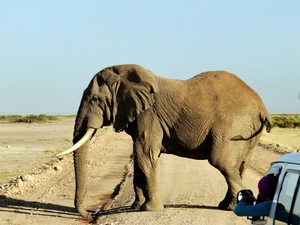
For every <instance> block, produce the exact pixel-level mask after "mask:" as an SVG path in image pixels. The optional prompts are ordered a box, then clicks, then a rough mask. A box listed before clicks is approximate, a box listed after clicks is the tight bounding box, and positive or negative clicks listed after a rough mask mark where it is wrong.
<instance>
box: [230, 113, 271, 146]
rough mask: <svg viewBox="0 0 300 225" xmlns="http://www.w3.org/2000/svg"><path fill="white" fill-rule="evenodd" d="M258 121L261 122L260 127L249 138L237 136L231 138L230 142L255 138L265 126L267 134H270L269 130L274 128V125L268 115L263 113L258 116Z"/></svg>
mask: <svg viewBox="0 0 300 225" xmlns="http://www.w3.org/2000/svg"><path fill="white" fill-rule="evenodd" d="M260 121H261V127H260V128H259V129H258V130H257V131H256V132H255V133H254V134H253V135H251V136H250V137H247V138H245V137H243V136H242V135H237V136H235V137H233V138H231V140H232V141H241V140H243V141H247V140H250V139H251V138H253V137H255V136H256V135H258V134H260V133H261V132H262V130H263V128H264V125H266V127H267V132H268V133H270V132H271V129H272V128H273V127H274V124H273V123H272V119H271V117H270V115H269V113H268V112H266V111H265V114H264V115H262V114H260Z"/></svg>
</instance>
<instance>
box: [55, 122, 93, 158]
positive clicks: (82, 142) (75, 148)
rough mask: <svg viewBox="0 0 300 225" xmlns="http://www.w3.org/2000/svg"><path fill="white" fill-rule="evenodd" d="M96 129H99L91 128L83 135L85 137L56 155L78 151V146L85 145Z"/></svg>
mask: <svg viewBox="0 0 300 225" xmlns="http://www.w3.org/2000/svg"><path fill="white" fill-rule="evenodd" d="M96 130H97V129H94V128H89V129H88V130H87V131H86V133H85V134H84V135H83V137H82V138H81V139H80V140H79V141H78V142H76V143H75V144H74V145H73V146H72V147H71V148H69V149H67V150H65V151H63V152H61V153H59V154H57V155H56V156H63V155H67V154H69V153H71V152H74V151H76V150H77V149H78V148H80V147H81V146H82V145H84V144H85V143H86V142H87V141H88V140H90V139H91V138H92V137H93V136H94V134H95V133H96Z"/></svg>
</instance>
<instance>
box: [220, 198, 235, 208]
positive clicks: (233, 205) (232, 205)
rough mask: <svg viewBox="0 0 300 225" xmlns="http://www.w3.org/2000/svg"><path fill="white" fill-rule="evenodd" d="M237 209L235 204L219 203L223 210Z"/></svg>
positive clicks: (224, 201)
mask: <svg viewBox="0 0 300 225" xmlns="http://www.w3.org/2000/svg"><path fill="white" fill-rule="evenodd" d="M234 207H235V202H228V201H226V200H223V201H221V202H220V203H219V205H218V208H219V209H222V210H233V209H234Z"/></svg>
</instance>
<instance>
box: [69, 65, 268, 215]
mask: <svg viewBox="0 0 300 225" xmlns="http://www.w3.org/2000/svg"><path fill="white" fill-rule="evenodd" d="M265 122H266V125H267V131H270V129H271V128H272V127H273V124H272V122H271V120H270V117H269V114H268V112H267V110H266V108H265V106H264V104H263V102H262V100H261V99H260V97H259V96H258V94H257V93H256V92H255V91H254V90H252V89H251V88H250V87H249V86H247V85H246V84H245V83H244V82H243V81H242V80H240V79H239V78H238V77H236V76H235V75H233V74H230V73H227V72H224V71H212V72H205V73H202V74H199V75H197V76H195V77H193V78H191V79H188V80H171V79H165V78H162V77H159V76H156V75H154V74H153V73H152V72H151V71H149V70H147V69H145V68H143V67H141V66H139V65H131V64H130V65H118V66H112V67H107V68H105V69H103V70H102V71H100V72H99V73H97V74H96V75H95V76H94V77H93V79H92V80H91V82H90V84H89V86H88V87H87V89H86V90H85V91H84V93H83V96H82V100H81V104H80V107H79V110H78V113H77V117H76V122H75V129H74V139H73V142H74V143H76V142H77V141H78V140H79V139H80V138H81V137H82V136H83V135H84V134H85V132H86V130H87V129H88V128H94V129H99V128H101V127H102V126H108V125H111V124H112V125H113V127H114V129H115V131H116V132H120V131H123V130H125V132H126V133H128V134H129V135H130V136H131V137H132V140H133V149H134V181H133V182H134V191H135V196H136V197H135V201H134V202H133V204H132V208H134V209H140V210H161V209H163V203H162V201H161V200H160V197H159V195H158V185H157V179H156V169H157V162H158V158H159V155H160V154H161V153H167V154H174V155H178V156H181V157H186V158H192V159H207V160H208V161H209V163H210V164H211V165H212V166H214V167H215V168H217V169H218V170H219V171H220V172H221V173H222V174H223V176H224V177H225V179H226V182H227V184H228V190H227V192H226V194H225V198H224V199H223V200H222V201H221V202H220V203H219V208H221V209H233V207H234V205H235V197H236V193H237V192H238V191H239V190H240V189H243V188H244V186H243V183H242V176H243V174H244V171H245V169H246V168H247V166H248V163H249V159H250V156H251V153H252V150H253V148H254V146H255V145H256V143H257V141H258V139H259V137H260V136H261V133H262V130H263V126H264V123H265ZM88 145H89V143H87V144H85V145H84V146H83V147H81V148H80V149H78V150H77V151H76V152H75V153H74V163H75V174H76V196H75V206H76V209H77V211H78V212H79V213H80V214H81V215H82V216H83V217H88V216H89V213H88V212H87V211H86V210H85V209H84V206H83V200H84V197H85V192H86V176H87V174H86V170H87V169H86V168H87V162H86V160H87V154H89V153H88ZM191 191H196V190H191ZM208 191H209V190H208Z"/></svg>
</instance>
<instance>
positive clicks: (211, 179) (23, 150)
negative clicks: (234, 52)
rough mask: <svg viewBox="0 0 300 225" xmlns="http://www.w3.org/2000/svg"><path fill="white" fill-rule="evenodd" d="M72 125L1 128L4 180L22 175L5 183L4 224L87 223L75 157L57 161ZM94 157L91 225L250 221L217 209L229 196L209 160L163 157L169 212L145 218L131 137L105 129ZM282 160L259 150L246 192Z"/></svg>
mask: <svg viewBox="0 0 300 225" xmlns="http://www.w3.org/2000/svg"><path fill="white" fill-rule="evenodd" d="M73 124H74V119H64V120H61V121H57V122H53V123H47V124H0V135H1V143H0V144H1V145H0V174H1V175H2V176H3V174H6V175H5V176H4V177H9V176H7V174H9V175H11V176H13V175H14V174H18V178H17V179H15V180H13V181H11V182H10V183H7V184H2V185H1V183H0V185H1V186H0V218H1V220H0V224H34V225H37V224H87V223H88V221H85V220H83V219H82V218H81V217H80V216H78V214H77V213H76V211H75V210H74V207H73V198H74V174H73V163H72V156H71V155H68V156H65V157H62V158H60V159H56V158H55V157H53V156H54V154H55V153H57V152H58V151H60V150H62V149H64V148H66V147H69V146H71V137H72V131H73ZM89 151H90V160H89V171H88V173H89V174H90V176H89V185H88V186H89V189H88V191H87V193H88V194H87V195H88V196H87V198H86V208H87V209H89V210H92V211H96V210H100V209H101V212H100V214H99V216H98V217H97V218H95V219H94V220H93V221H89V222H90V223H93V224H168V225H169V224H249V221H247V219H246V218H241V217H237V216H235V215H234V214H233V212H231V211H221V210H218V209H217V207H216V206H217V205H218V203H219V201H220V200H222V198H223V197H224V195H225V191H226V185H225V180H224V178H223V177H222V176H221V174H220V173H219V171H217V170H216V169H215V168H213V167H212V166H210V165H209V164H208V163H207V161H196V160H190V159H183V158H179V157H176V156H172V155H162V156H161V158H160V160H159V175H158V179H159V188H160V194H161V197H162V200H163V202H164V205H165V209H164V210H163V211H160V212H139V211H134V210H131V209H130V207H129V206H130V204H131V203H132V202H133V199H134V193H133V187H132V177H133V176H132V175H133V171H132V162H131V157H130V156H131V153H132V141H131V139H130V137H129V136H128V135H126V134H125V133H120V134H116V133H114V132H113V131H112V129H111V128H105V129H101V130H99V131H98V132H97V134H96V136H95V138H94V139H93V141H92V144H91V146H90V149H89ZM278 156H279V155H278V154H277V153H274V152H272V151H269V150H266V149H264V148H262V147H260V146H257V147H256V149H255V151H254V154H253V157H252V161H251V167H252V168H249V169H248V170H247V172H246V175H245V186H246V187H247V188H250V189H252V190H253V191H254V193H255V194H256V193H257V187H256V184H257V181H258V180H259V178H260V177H261V175H262V174H260V173H258V172H257V171H256V169H257V168H258V167H259V169H260V170H265V169H264V168H268V166H269V164H270V162H271V161H273V160H274V159H276V158H277V157H278ZM260 164H262V165H263V167H260V166H258V165H260ZM12 171H13V172H12ZM117 193H118V195H117V196H115V194H117ZM111 197H114V198H113V199H112V198H111Z"/></svg>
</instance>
